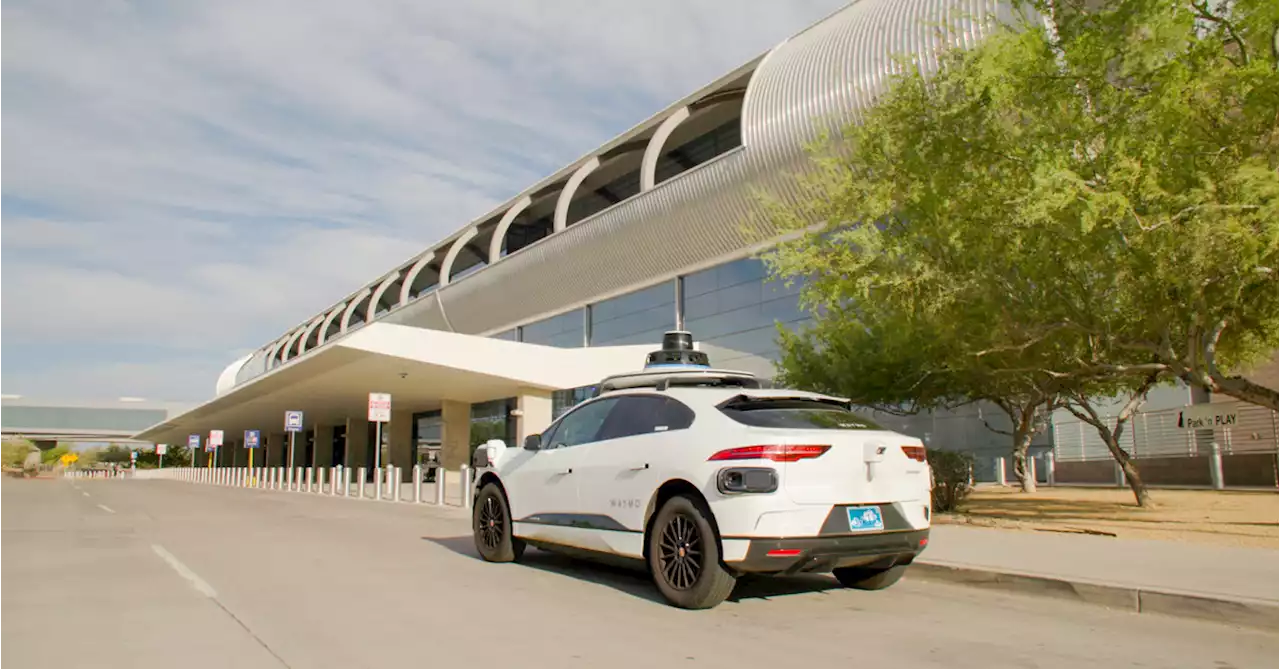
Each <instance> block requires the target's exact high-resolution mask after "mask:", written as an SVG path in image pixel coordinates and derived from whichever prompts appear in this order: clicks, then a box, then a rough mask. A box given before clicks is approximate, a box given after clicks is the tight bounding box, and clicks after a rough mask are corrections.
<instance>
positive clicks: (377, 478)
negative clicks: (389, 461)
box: [373, 467, 382, 500]
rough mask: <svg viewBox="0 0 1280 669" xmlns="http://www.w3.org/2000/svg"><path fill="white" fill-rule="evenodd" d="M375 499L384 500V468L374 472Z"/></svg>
mask: <svg viewBox="0 0 1280 669" xmlns="http://www.w3.org/2000/svg"><path fill="white" fill-rule="evenodd" d="M373 498H374V499H376V500H381V499H382V468H381V467H379V468H378V469H375V470H373Z"/></svg>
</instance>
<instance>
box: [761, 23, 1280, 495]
mask: <svg viewBox="0 0 1280 669" xmlns="http://www.w3.org/2000/svg"><path fill="white" fill-rule="evenodd" d="M1098 4H1099V3H1088V5H1089V8H1088V9H1085V8H1083V7H1081V6H1079V3H1074V2H1059V3H1053V2H1042V3H1036V4H1035V5H1034V8H1035V9H1038V10H1039V12H1040V16H1042V17H1045V18H1047V20H1046V21H1044V22H1028V23H1025V24H1021V25H1016V26H993V27H992V29H991V34H990V36H989V37H988V38H986V39H984V40H983V41H982V42H981V43H979V44H978V45H977V46H975V47H974V48H972V49H969V50H952V51H948V52H945V53H943V54H941V55H939V57H938V61H939V63H940V65H939V67H938V68H937V70H936V72H935V73H933V74H930V75H929V76H927V77H926V76H925V75H924V74H922V73H921V71H920V70H919V69H917V67H916V66H915V65H914V64H911V63H906V64H905V66H904V68H903V69H902V74H900V75H899V76H897V77H895V78H894V80H893V81H892V84H891V85H890V87H889V88H888V89H887V90H886V91H885V92H884V93H883V94H881V95H880V96H879V97H878V99H877V103H876V105H875V106H874V107H873V108H871V109H869V110H867V111H866V112H865V113H864V114H863V115H862V118H861V119H860V121H861V122H860V123H858V124H854V125H851V126H849V127H848V128H846V129H845V131H844V132H843V133H842V134H841V135H840V136H836V137H830V138H827V139H826V140H825V141H823V142H821V143H820V144H819V145H818V146H817V147H816V149H815V151H814V160H813V162H812V165H811V166H810V169H808V170H807V171H806V172H805V173H804V174H803V175H801V176H800V177H799V178H798V180H797V181H798V183H797V186H798V188H797V189H796V192H797V193H799V195H798V196H796V197H794V198H793V199H791V200H788V201H785V202H781V201H772V202H768V203H767V205H768V206H767V210H768V212H769V215H770V219H771V223H772V225H773V227H774V229H775V230H776V231H778V232H781V233H795V234H794V236H793V237H791V240H790V241H788V242H786V243H784V244H782V245H781V246H779V247H778V248H777V249H776V251H774V252H773V253H771V254H769V256H768V260H769V261H770V265H771V268H772V269H773V271H774V273H775V274H777V275H780V276H781V277H783V278H787V279H804V280H805V284H804V287H803V290H802V300H803V301H804V304H805V305H806V306H807V307H808V308H809V309H810V310H812V311H813V312H814V313H815V320H816V323H815V326H814V327H813V328H811V329H810V330H808V331H806V332H802V333H796V334H787V333H784V334H783V336H782V342H781V343H782V349H783V358H782V368H783V372H784V374H783V376H784V379H786V380H788V381H790V382H793V383H801V384H808V385H814V386H818V387H822V388H826V389H828V390H829V391H839V392H841V393H842V394H846V395H849V396H851V397H855V398H858V397H863V398H866V399H867V400H868V401H870V402H871V403H872V404H878V405H881V406H890V407H897V408H898V409H899V410H904V411H909V410H917V409H922V408H931V407H937V406H948V405H954V404H957V403H963V402H967V401H978V400H989V401H992V402H995V403H996V404H998V405H1000V406H1001V408H1002V409H1004V410H1005V411H1006V412H1008V413H1010V417H1011V419H1013V421H1014V425H1015V430H1014V432H1015V433H1017V434H1015V437H1014V442H1015V444H1014V461H1015V465H1017V466H1021V464H1020V463H1021V462H1023V461H1024V460H1025V450H1023V446H1022V445H1023V444H1025V443H1029V439H1028V438H1027V435H1028V434H1029V433H1031V432H1032V431H1034V429H1036V427H1035V426H1036V425H1037V424H1042V422H1043V416H1044V415H1045V412H1046V411H1047V410H1048V409H1050V408H1052V407H1054V406H1058V405H1060V404H1061V403H1062V402H1063V401H1064V398H1071V397H1080V396H1081V393H1084V394H1085V395H1084V396H1086V397H1087V396H1089V393H1090V392H1093V391H1096V390H1100V389H1120V390H1123V389H1124V388H1129V389H1133V390H1136V389H1137V388H1138V387H1140V385H1141V384H1142V379H1145V378H1146V376H1147V375H1151V374H1154V375H1155V376H1156V378H1157V379H1158V381H1166V380H1170V379H1174V378H1180V379H1182V380H1184V381H1186V382H1187V383H1190V384H1193V385H1197V386H1200V387H1203V388H1205V389H1208V390H1210V391H1212V392H1216V393H1223V394H1227V395H1231V396H1234V397H1237V398H1240V399H1242V400H1245V401H1249V402H1254V403H1257V404H1261V405H1263V406H1268V407H1270V408H1272V409H1275V408H1276V405H1277V394H1276V391H1275V390H1272V389H1268V388H1264V387H1261V386H1258V385H1256V384H1253V383H1251V382H1249V381H1248V380H1247V379H1244V378H1243V377H1242V376H1239V375H1238V373H1237V372H1238V371H1239V370H1243V369H1246V368H1248V367H1249V366H1251V365H1253V364H1256V363H1258V362H1260V361H1262V360H1263V359H1265V358H1266V357H1268V356H1270V355H1273V354H1274V353H1275V352H1276V351H1277V329H1278V324H1277V311H1278V310H1280V302H1278V301H1277V274H1276V272H1277V230H1276V219H1277V214H1278V212H1277V199H1278V196H1277V178H1278V175H1277V165H1276V156H1277V132H1276V129H1277V127H1276V121H1277V94H1278V92H1280V91H1278V90H1277V69H1276V51H1275V44H1276V22H1275V17H1276V13H1277V4H1276V2H1275V0H1237V1H1236V2H1232V3H1221V4H1218V5H1216V6H1215V7H1213V8H1210V7H1209V6H1208V5H1195V4H1189V3H1179V2H1173V1H1171V0H1115V1H1113V2H1108V3H1103V4H1102V6H1096V5H1098ZM1076 408H1077V409H1081V406H1079V405H1076ZM1082 412H1083V413H1086V414H1087V411H1083V410H1082ZM1112 427H1114V425H1113V426H1112ZM1020 473H1022V475H1023V476H1022V478H1023V484H1024V489H1033V488H1034V482H1030V481H1028V480H1027V477H1026V474H1025V468H1023V469H1022V471H1021V472H1020Z"/></svg>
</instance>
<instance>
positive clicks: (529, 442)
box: [524, 434, 542, 451]
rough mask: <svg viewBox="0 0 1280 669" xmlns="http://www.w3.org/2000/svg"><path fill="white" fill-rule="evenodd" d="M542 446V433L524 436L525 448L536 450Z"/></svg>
mask: <svg viewBox="0 0 1280 669" xmlns="http://www.w3.org/2000/svg"><path fill="white" fill-rule="evenodd" d="M541 447H542V435H540V434H531V435H529V436H527V437H525V438H524V450H526V451H536V450H538V449H539V448H541Z"/></svg>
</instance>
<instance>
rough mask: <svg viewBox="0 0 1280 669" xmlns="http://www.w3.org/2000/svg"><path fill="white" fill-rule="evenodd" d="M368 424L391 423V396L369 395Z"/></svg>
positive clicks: (385, 394)
mask: <svg viewBox="0 0 1280 669" xmlns="http://www.w3.org/2000/svg"><path fill="white" fill-rule="evenodd" d="M369 422H370V423H389V422H391V395H388V394H387V393H369Z"/></svg>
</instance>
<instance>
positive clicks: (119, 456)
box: [98, 444, 132, 465]
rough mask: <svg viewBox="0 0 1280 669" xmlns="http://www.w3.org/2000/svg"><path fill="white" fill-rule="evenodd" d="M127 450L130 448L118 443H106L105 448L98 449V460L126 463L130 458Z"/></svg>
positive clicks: (110, 462) (107, 462)
mask: <svg viewBox="0 0 1280 669" xmlns="http://www.w3.org/2000/svg"><path fill="white" fill-rule="evenodd" d="M129 451H130V449H128V448H125V447H124V446H121V445H120V444H107V447H106V448H104V449H102V450H101V451H98V462H103V463H106V464H116V465H121V464H128V463H129V461H130V460H132V456H130V455H129Z"/></svg>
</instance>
